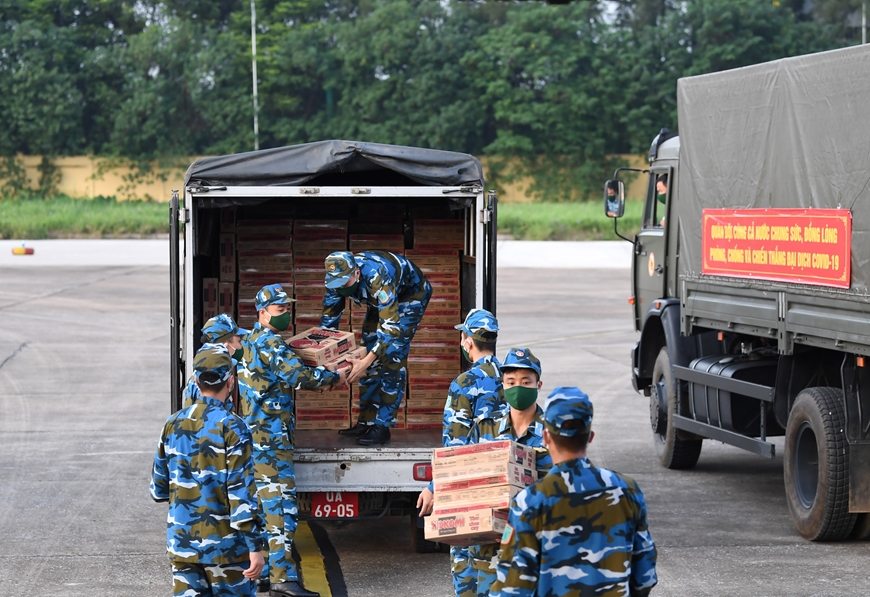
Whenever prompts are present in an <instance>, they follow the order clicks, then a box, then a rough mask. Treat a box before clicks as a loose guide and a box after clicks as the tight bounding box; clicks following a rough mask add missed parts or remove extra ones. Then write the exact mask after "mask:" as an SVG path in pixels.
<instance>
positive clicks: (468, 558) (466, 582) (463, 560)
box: [450, 547, 496, 597]
mask: <svg viewBox="0 0 870 597" xmlns="http://www.w3.org/2000/svg"><path fill="white" fill-rule="evenodd" d="M450 571H451V572H452V573H453V590H454V591H455V592H456V597H478V596H479V595H480V596H485V595H489V593H490V590H491V589H492V585H493V583H494V582H495V579H496V574H495V567H494V566H493V565H492V561H491V560H479V559H476V558H474V557H473V556H472V555H471V552H469V550H468V548H467V547H451V548H450Z"/></svg>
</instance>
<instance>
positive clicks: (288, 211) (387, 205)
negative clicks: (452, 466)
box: [170, 141, 497, 551]
mask: <svg viewBox="0 0 870 597" xmlns="http://www.w3.org/2000/svg"><path fill="white" fill-rule="evenodd" d="M230 212H232V214H234V215H230V217H228V214H230ZM496 213H497V212H496V197H495V194H494V193H489V194H486V195H485V194H484V181H483V170H482V168H481V165H480V162H479V161H478V160H477V159H476V158H474V157H473V156H470V155H467V154H462V153H456V152H449V151H438V150H431V149H420V148H415V147H401V146H394V145H384V144H378V143H365V142H358V141H321V142H315V143H308V144H303V145H296V146H292V147H280V148H274V149H266V150H260V151H253V152H247V153H239V154H235V155H227V156H217V157H210V158H203V159H200V160H197V161H195V162H194V163H193V164H191V166H190V167H189V168H188V171H187V174H186V176H185V181H184V190H183V192H182V193H179V192H178V191H175V192H174V193H173V196H172V198H171V202H170V224H171V233H170V269H171V274H170V284H171V286H170V303H171V304H170V330H171V363H170V364H171V369H170V374H171V380H172V381H171V390H172V395H171V400H172V402H171V406H172V410H173V411H175V410H178V409H179V408H181V399H182V388H183V386H184V383H185V382H186V380H187V378H188V377H189V376H190V375H191V373H192V363H193V355H194V354H195V352H196V350H197V349H198V348H199V347H200V346H201V340H200V329H201V327H202V325H203V322H204V320H205V319H207V317H205V316H204V314H203V310H204V308H203V292H204V288H203V281H204V280H206V279H209V278H215V277H218V275H219V273H221V272H220V270H221V267H222V266H223V265H226V264H225V261H226V257H227V251H226V247H225V246H224V243H222V239H221V230H222V226H223V223H225V222H227V221H232V220H233V219H234V218H235V219H236V220H237V221H239V222H242V221H254V222H258V223H261V224H262V227H261V230H262V235H261V238H262V239H263V240H265V241H269V238H272V237H270V235H271V234H274V232H273V231H271V232H270V230H271V229H270V224H271V223H273V222H278V221H284V220H287V219H296V221H297V222H298V219H307V220H312V219H313V220H335V219H339V220H342V221H346V222H347V224H348V231H349V234H354V232H355V231H356V232H357V233H359V232H365V230H364V228H366V227H371V226H378V225H379V224H383V223H384V220H385V219H387V216H388V217H389V220H390V221H391V222H397V225H398V229H399V233H400V234H401V235H402V237H403V239H404V240H403V241H402V240H400V241H399V242H400V243H403V244H404V246H405V247H406V248H408V249H411V248H413V247H414V246H415V245H414V234H415V232H414V226H413V224H414V218H415V217H423V218H434V219H443V220H454V221H458V222H461V226H459V227H461V228H462V229H463V230H464V238H465V241H464V246H463V248H462V249H461V250H459V251H458V252H457V261H458V263H457V268H458V271H459V292H460V297H459V298H460V300H459V302H460V304H461V314H462V317H464V315H465V314H466V313H467V312H468V311H469V310H470V309H472V308H486V309H489V310H491V311H494V310H495V300H496V294H495V290H496V283H495V282H496V280H495V276H496V265H495V259H496V253H495V251H496V244H495V239H496V233H495V230H496V219H497V218H496ZM366 230H368V231H369V232H370V231H371V229H370V228H366ZM230 236H232V235H230ZM257 237H258V233H257V231H253V232H251V230H250V228H248V232H246V238H247V239H248V242H250V240H251V238H254V240H256V238H257ZM269 242H271V241H269ZM290 248H291V247H290V242H289V241H287V249H288V250H289V249H290ZM331 250H334V249H329V248H324V250H323V258H325V257H326V255H327V254H329V253H330V252H331ZM232 259H234V257H231V260H232ZM230 266H231V267H234V263H231V264H230ZM289 269H291V270H292V266H290V268H289ZM287 273H288V272H287V271H283V272H282V273H280V274H275V276H276V278H279V279H269V280H268V282H269V283H272V282H280V281H281V280H283V279H286V277H287ZM227 284H228V285H229V286H230V287H232V289H233V290H234V291H235V292H236V296H238V291H239V290H240V281H239V280H238V279H236V280H235V281H230V282H227ZM220 312H232V309H231V308H228V307H222V308H221V310H220ZM242 323H244V321H242ZM297 331H299V330H297ZM451 331H452V330H451ZM456 351H457V354H459V342H458V336H457V337H456ZM446 395H447V388H446V387H445V391H444V396H445V400H446ZM348 400H349V398H348ZM440 446H441V429H440V424H439V425H438V428H437V429H397V430H394V431H393V433H392V441H391V443H389V444H387V445H385V446H372V447H364V446H359V445H357V444H356V443H355V442H354V441H352V440H348V439H343V438H341V437H340V436H339V435H338V434H337V432H336V431H335V430H298V429H297V430H296V434H295V458H294V461H295V466H296V485H297V492H298V501H299V509H300V515H301V516H302V517H303V518H304V517H312V518H323V519H337V520H343V521H348V520H358V519H365V518H379V517H381V516H388V515H410V520H411V529H410V531H411V533H410V536H411V542H412V544H413V546H414V547H415V549H417V550H418V551H429V550H435V549H437V548H438V546H436V545H434V544H432V543H430V542H427V541H425V540H424V538H423V528H422V524H418V518H417V515H416V514H417V513H416V509H415V507H414V506H415V503H416V499H417V495H418V494H419V492H420V490H421V489H422V488H424V487H425V486H426V485H427V482H428V481H429V480H430V479H431V455H432V449H433V448H435V447H440ZM419 522H420V523H422V519H419Z"/></svg>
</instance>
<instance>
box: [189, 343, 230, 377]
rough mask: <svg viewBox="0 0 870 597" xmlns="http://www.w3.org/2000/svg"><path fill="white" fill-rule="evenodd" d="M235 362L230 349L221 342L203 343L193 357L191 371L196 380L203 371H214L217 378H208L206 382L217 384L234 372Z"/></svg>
mask: <svg viewBox="0 0 870 597" xmlns="http://www.w3.org/2000/svg"><path fill="white" fill-rule="evenodd" d="M236 364H237V363H236V360H235V359H234V358H233V357H231V356H230V351H229V350H227V347H226V346H224V345H223V344H203V345H202V348H200V349H199V350H198V351H197V352H196V356H195V357H193V372H194V374H195V375H196V379H197V380H199V378H200V377H201V376H202V375H203V374H204V373H214V374H215V375H216V376H217V379H216V380H215V381H212V380H208V383H209V385H217V384H219V383H221V382H224V381H226V380H228V379H229V378H230V375H232V374H234V373H235V371H236Z"/></svg>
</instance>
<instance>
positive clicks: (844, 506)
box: [783, 388, 856, 541]
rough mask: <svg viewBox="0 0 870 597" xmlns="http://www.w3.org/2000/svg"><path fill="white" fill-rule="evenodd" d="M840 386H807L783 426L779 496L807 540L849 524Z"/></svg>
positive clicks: (831, 536)
mask: <svg viewBox="0 0 870 597" xmlns="http://www.w3.org/2000/svg"><path fill="white" fill-rule="evenodd" d="M845 426H846V416H845V409H844V405H843V391H842V390H840V389H837V388H807V389H806V390H804V391H802V392H801V393H800V394H798V395H797V398H796V399H795V401H794V405H793V406H792V407H791V412H790V413H789V416H788V425H787V427H786V430H785V453H784V456H783V459H784V464H785V473H784V475H783V477H784V481H785V497H786V501H787V502H788V509H789V512H790V513H791V518H792V521H793V522H794V525H795V527H796V528H797V530H798V532H799V533H800V534H801V536H803V537H804V538H805V539H809V540H810V541H840V540H842V539H845V538H847V537H848V536H849V533H851V532H852V527H854V526H855V518H856V516H855V515H854V514H850V513H849V444H848V443H847V442H846V435H845Z"/></svg>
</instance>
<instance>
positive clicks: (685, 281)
mask: <svg viewBox="0 0 870 597" xmlns="http://www.w3.org/2000/svg"><path fill="white" fill-rule="evenodd" d="M866 72H870V48H868V47H867V46H860V47H854V48H848V49H842V50H836V51H831V52H823V53H818V54H813V55H807V56H800V57H796V58H788V59H784V60H779V61H775V62H771V63H766V64H760V65H755V66H750V67H745V68H740V69H735V70H730V71H725V72H719V73H714V74H708V75H702V76H697V77H688V78H683V79H680V80H679V82H678V85H677V106H678V124H679V134H677V133H676V132H669V131H668V130H667V129H662V131H661V132H660V133H659V134H658V136H656V138H655V140H654V141H653V143H652V146H651V147H650V151H649V167H648V168H647V169H643V170H640V175H641V176H644V177H646V179H647V180H648V185H647V192H646V197H645V201H644V207H643V219H642V223H641V228H640V232H639V233H638V234H637V235H636V236H634V238H633V239H626V240H630V242H632V243H633V244H634V258H633V263H632V296H631V298H630V299H629V303H630V304H631V305H632V306H633V310H634V323H635V328H636V329H637V331H639V332H640V339H639V340H638V342H637V345H636V346H635V347H634V348H633V349H632V352H631V363H632V382H633V385H634V388H635V390H637V391H638V392H642V393H643V394H644V395H645V396H648V397H649V409H650V425H651V427H652V434H653V440H654V444H655V449H656V452H657V455H658V458H659V460H660V462H661V464H662V465H663V466H665V467H667V468H670V469H691V468H692V467H694V466H695V464H696V463H697V461H698V458H699V456H700V454H701V449H702V446H703V442H704V440H708V439H712V440H718V441H720V442H724V443H725V444H729V445H731V446H735V447H737V448H742V449H744V450H748V451H750V452H754V453H756V454H759V455H761V456H764V457H767V458H773V457H774V455H775V451H776V450H775V446H776V445H775V444H774V443H773V442H772V441H771V438H774V437H777V436H780V437H782V436H784V440H780V441H781V442H783V443H782V444H781V445H783V446H784V447H783V452H784V454H783V463H784V479H785V494H786V498H787V502H788V507H789V511H790V514H791V517H792V519H793V521H794V525H795V527H796V528H797V530H798V531H799V532H800V534H801V535H802V536H803V537H805V538H807V539H810V540H820V541H821V540H827V541H835V540H842V539H846V538H850V537H852V538H855V537H858V538H865V539H866V538H867V537H868V534H870V524H868V514H867V513H868V512H870V235H868V234H867V226H868V224H870V120H868V118H867V105H868V103H867V98H868V97H870V78H868V77H866V76H863V75H860V76H859V73H866ZM622 170H627V169H619V170H617V172H616V174H615V175H614V178H613V180H610V181H607V183H606V185H605V211H606V212H608V215H611V217H614V231H615V232H616V233H617V234H619V233H618V230H617V226H616V222H617V219H616V218H618V217H620V216H622V214H623V212H624V206H625V184H624V183H623V181H622V180H619V175H620V172H621V171H622ZM623 238H624V237H623Z"/></svg>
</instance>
